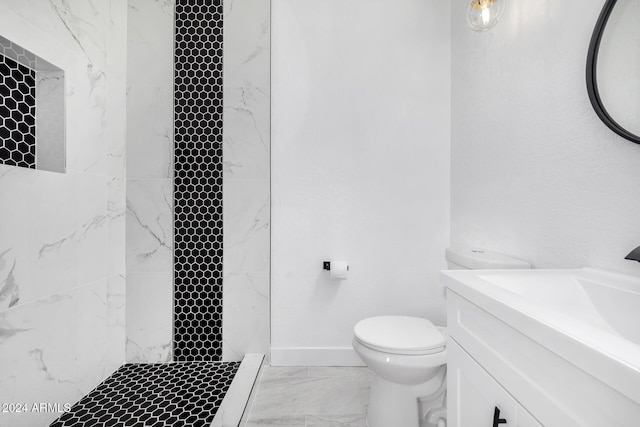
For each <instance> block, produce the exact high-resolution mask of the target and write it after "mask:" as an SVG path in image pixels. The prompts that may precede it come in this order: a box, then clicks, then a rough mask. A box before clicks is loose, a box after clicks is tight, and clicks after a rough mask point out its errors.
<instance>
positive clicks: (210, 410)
mask: <svg viewBox="0 0 640 427" xmlns="http://www.w3.org/2000/svg"><path fill="white" fill-rule="evenodd" d="M239 366H240V362H176V363H153V364H126V365H123V366H122V367H120V368H119V369H118V370H117V371H116V372H114V373H113V374H112V375H111V376H109V377H108V378H107V379H106V380H104V381H103V382H102V383H100V385H98V386H97V387H96V388H95V389H94V390H93V391H91V392H90V393H89V394H88V395H86V396H85V397H84V398H82V399H81V400H80V401H79V402H78V403H76V404H75V405H74V406H73V407H72V408H71V410H70V411H69V412H66V413H65V414H63V415H62V416H61V417H60V418H58V419H57V420H56V421H54V422H53V423H51V425H50V427H63V426H73V427H84V426H86V427H100V426H104V427H111V426H146V427H156V426H158V427H160V426H167V427H168V426H175V427H177V426H189V427H200V426H209V425H210V424H211V422H212V421H213V418H214V416H215V414H216V411H217V409H218V407H219V406H220V404H221V402H222V399H223V398H224V396H225V394H226V392H227V390H228V389H229V386H230V385H231V381H232V380H233V377H234V375H235V374H236V372H237V371H238V367H239Z"/></svg>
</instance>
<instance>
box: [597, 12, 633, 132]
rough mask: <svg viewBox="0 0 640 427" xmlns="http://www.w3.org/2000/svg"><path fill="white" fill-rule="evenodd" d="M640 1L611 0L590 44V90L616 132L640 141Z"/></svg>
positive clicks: (600, 17) (599, 113)
mask: <svg viewBox="0 0 640 427" xmlns="http://www.w3.org/2000/svg"><path fill="white" fill-rule="evenodd" d="M639 23H640V1H637V0H607V1H606V3H605V5H604V7H603V8H602V12H600V16H599V17H598V21H597V23H596V26H595V29H594V30H593V35H592V36H591V43H590V44H589V54H588V56H587V91H588V93H589V100H590V101H591V105H593V109H594V110H595V111H596V114H597V115H598V117H600V119H601V120H602V121H603V122H604V123H605V124H606V125H607V126H608V127H609V128H610V129H611V130H612V131H614V132H615V133H617V134H618V135H620V136H621V137H623V138H626V139H628V140H629V141H632V142H635V143H636V144H640V136H638V135H640V49H638V46H639V45H640V31H638V28H639V27H640V25H638V24H639Z"/></svg>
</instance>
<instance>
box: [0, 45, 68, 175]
mask: <svg viewBox="0 0 640 427" xmlns="http://www.w3.org/2000/svg"><path fill="white" fill-rule="evenodd" d="M64 97H65V95H64V71H63V70H62V69H60V68H58V67H56V66H55V65H53V64H51V63H50V62H48V61H46V60H44V59H43V58H40V57H39V56H37V55H35V54H33V53H32V52H30V51H28V50H27V49H25V48H23V47H22V46H19V45H17V44H15V43H13V42H12V41H10V40H8V39H6V38H4V37H2V36H0V164H5V165H11V166H21V167H25V168H29V169H42V170H48V171H52V172H64V171H65V126H64V122H65V108H64V105H65V100H64Z"/></svg>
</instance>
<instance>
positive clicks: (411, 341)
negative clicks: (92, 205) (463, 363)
mask: <svg viewBox="0 0 640 427" xmlns="http://www.w3.org/2000/svg"><path fill="white" fill-rule="evenodd" d="M353 332H354V335H355V337H356V339H357V340H358V341H360V343H362V345H364V346H366V347H369V348H371V349H374V350H378V351H382V352H386V353H394V354H430V353H437V352H439V351H443V350H444V346H445V337H444V335H442V333H441V332H440V331H439V330H438V328H436V327H435V326H434V325H433V323H431V322H430V321H428V320H427V319H421V318H418V317H409V316H379V317H370V318H368V319H364V320H361V321H360V322H358V324H356V326H355V328H354V329H353Z"/></svg>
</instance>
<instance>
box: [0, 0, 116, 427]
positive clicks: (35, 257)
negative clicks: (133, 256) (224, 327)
mask: <svg viewBox="0 0 640 427" xmlns="http://www.w3.org/2000/svg"><path fill="white" fill-rule="evenodd" d="M126 30H127V28H126V2H125V1H122V0H112V1H109V2H105V1H101V2H87V1H85V0H71V1H64V2H60V1H52V2H41V1H17V0H1V1H0V34H1V35H2V36H4V37H6V38H8V39H10V40H12V41H14V42H16V43H18V44H19V45H21V46H22V47H24V48H26V49H28V50H31V51H32V52H33V53H35V54H37V55H39V56H41V57H42V58H44V59H46V60H48V61H49V62H51V63H53V64H55V65H57V66H59V67H60V68H62V69H63V70H64V71H65V85H66V134H67V139H66V149H67V152H66V164H67V171H66V173H64V174H62V173H53V172H46V171H41V170H30V169H29V170H28V169H24V168H19V167H14V166H5V165H0V402H3V403H7V404H8V403H26V404H27V407H28V409H29V410H30V409H32V407H31V405H32V404H34V403H41V402H42V403H50V404H59V405H63V404H65V403H69V404H72V403H74V402H76V401H77V400H78V399H79V398H80V397H82V395H83V394H85V393H88V392H89V391H90V390H92V389H93V388H94V387H95V386H96V385H97V384H98V383H99V382H100V381H102V380H103V379H104V378H105V377H106V375H108V374H109V373H111V372H112V371H113V370H114V369H115V368H116V367H118V366H120V365H121V364H122V363H123V362H124V340H125V335H124V302H125V295H124V292H125V289H124V284H125V279H124V277H125V260H124V247H125V221H124V218H125V215H124V213H125V185H124V183H125V181H124V179H125V156H124V154H125V113H124V108H123V106H124V104H125V93H126V87H125V61H126V57H125V55H126V33H127V32H126ZM59 415H60V414H59V413H56V412H28V413H8V412H0V425H3V426H7V425H11V426H36V425H47V424H48V423H49V422H51V421H52V420H53V419H55V418H57V417H58V416H59Z"/></svg>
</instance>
